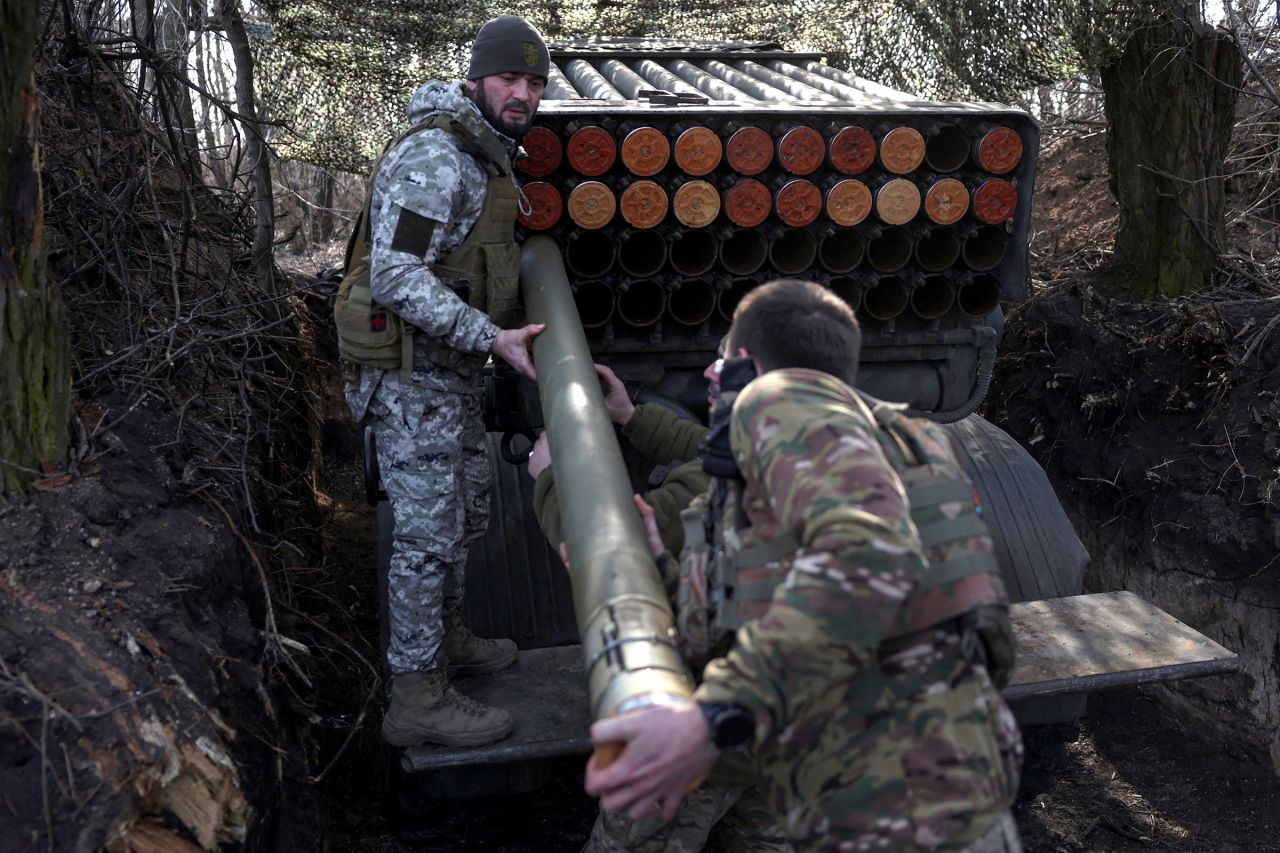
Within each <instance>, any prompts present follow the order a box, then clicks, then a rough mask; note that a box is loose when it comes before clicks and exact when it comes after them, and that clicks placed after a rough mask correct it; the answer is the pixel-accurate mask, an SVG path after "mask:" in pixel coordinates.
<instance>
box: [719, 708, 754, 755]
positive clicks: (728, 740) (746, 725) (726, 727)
mask: <svg viewBox="0 0 1280 853" xmlns="http://www.w3.org/2000/svg"><path fill="white" fill-rule="evenodd" d="M755 730H756V723H755V720H753V719H752V718H751V714H750V712H748V711H746V710H745V709H743V708H737V707H733V708H731V709H730V711H729V712H728V714H727V715H726V716H724V717H722V718H721V719H720V722H719V725H717V726H716V746H719V747H733V746H742V745H743V744H744V743H746V742H747V741H748V740H750V739H751V736H752V735H753V734H754V733H755Z"/></svg>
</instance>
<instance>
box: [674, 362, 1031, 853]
mask: <svg viewBox="0 0 1280 853" xmlns="http://www.w3.org/2000/svg"><path fill="white" fill-rule="evenodd" d="M875 429H876V427H875V425H874V424H873V423H872V422H871V421H870V420H869V419H868V417H867V414H866V410H865V408H863V407H861V406H858V405H851V403H850V392H849V389H848V388H847V387H846V386H844V385H843V383H840V382H839V381H838V380H836V379H834V378H833V377H831V376H828V375H826V374H822V373H817V372H815V371H808V370H781V371H772V372H769V373H766V374H765V375H764V376H761V377H760V378H758V379H756V380H755V381H753V382H752V383H751V384H750V385H748V386H747V387H746V388H745V389H744V390H743V391H742V392H741V393H740V394H739V396H738V399H737V401H736V402H735V404H734V408H733V414H732V421H731V438H732V445H733V450H734V456H735V459H736V461H737V463H738V466H739V468H740V470H741V472H742V475H743V477H744V480H745V482H744V484H743V486H742V512H743V513H744V514H745V520H746V522H748V525H749V531H750V532H749V535H750V536H751V537H753V541H754V542H756V543H768V542H770V541H773V540H775V539H777V538H779V537H784V536H785V537H789V538H791V539H793V540H794V541H795V542H797V543H799V544H800V549H799V550H798V551H797V552H795V553H794V554H793V555H792V556H791V557H790V558H789V559H790V568H789V570H788V571H787V573H786V575H785V580H784V582H783V583H782V584H781V585H779V586H778V587H777V588H776V590H775V592H774V594H773V597H772V599H771V600H770V601H769V602H768V604H767V607H766V609H765V610H764V612H763V613H762V614H761V615H760V616H759V617H758V618H753V619H749V620H748V621H747V622H746V623H745V624H744V625H743V626H742V627H741V628H740V629H739V630H738V631H737V634H736V640H735V643H734V645H733V647H732V648H731V649H730V650H729V651H728V652H727V653H726V654H725V655H724V656H723V657H719V658H716V659H714V660H712V661H711V662H710V663H709V664H708V666H707V667H706V669H705V670H704V673H703V683H702V685H701V686H700V687H699V688H698V690H697V693H696V696H697V698H698V699H700V700H703V701H707V702H731V703H738V704H740V705H743V706H746V707H748V708H750V709H751V710H752V711H753V712H754V714H755V717H756V721H757V738H756V741H755V743H754V745H753V753H754V756H755V758H756V762H757V766H758V772H759V773H760V774H761V775H762V776H763V777H764V779H765V780H766V782H767V783H768V788H769V790H770V791H771V792H772V793H771V796H773V797H774V806H775V808H776V809H777V811H778V813H779V814H783V815H785V816H786V821H787V825H788V831H789V832H790V834H791V835H792V837H793V838H794V839H795V840H796V842H797V846H798V847H799V848H801V849H835V848H836V847H837V845H840V844H846V843H847V844H849V845H850V846H849V848H848V849H879V850H915V849H940V850H947V849H959V848H960V847H962V846H963V845H965V844H967V843H968V842H970V841H972V840H974V839H975V838H977V837H979V836H980V835H981V834H982V833H983V832H985V831H986V830H987V828H988V827H989V826H990V825H991V824H992V821H993V820H994V816H995V815H996V814H998V813H999V812H1001V811H1003V810H1004V809H1006V808H1008V806H1009V804H1010V803H1011V801H1012V798H1013V794H1014V792H1015V791H1016V789H1017V783H1018V768H1019V763H1020V760H1021V748H1022V747H1021V741H1020V740H1019V736H1018V730H1017V725H1016V723H1015V722H1014V720H1013V717H1012V715H1011V714H1010V713H1009V711H1008V708H1007V707H1006V706H1005V705H1004V703H1003V701H1002V700H1001V698H1000V695H999V693H998V691H997V690H996V688H995V686H994V684H993V683H992V681H991V679H990V677H989V675H988V674H987V672H986V670H985V668H983V667H982V666H981V665H979V664H975V663H973V662H972V661H971V660H970V659H969V657H968V656H966V655H965V654H964V653H963V650H962V649H961V647H960V646H961V643H960V637H959V636H958V635H957V634H956V633H954V632H951V631H946V630H942V629H939V630H936V631H925V632H922V633H921V634H920V635H917V636H914V637H913V638H912V642H911V643H910V644H907V645H904V646H895V647H893V649H892V651H890V652H886V651H885V649H884V648H882V641H884V640H886V639H887V638H890V637H894V636H897V635H899V633H900V625H901V610H902V607H903V605H904V603H905V602H906V600H907V599H908V597H909V595H910V593H911V591H912V589H913V587H914V585H915V583H916V578H918V577H920V575H921V574H922V572H924V571H925V568H926V565H927V564H926V562H925V560H924V558H923V555H922V546H921V543H920V540H919V537H918V534H917V532H916V530H915V528H914V525H913V524H912V522H911V518H910V512H909V507H908V505H907V501H906V497H905V493H904V490H903V486H902V483H901V481H900V480H899V478H898V476H897V475H896V474H895V473H894V470H893V468H892V466H891V465H890V464H889V462H888V460H887V459H886V458H885V456H884V454H883V451H882V450H881V449H880V447H879V444H878V441H877V438H876V435H875V432H874V430H875ZM841 849H844V848H841Z"/></svg>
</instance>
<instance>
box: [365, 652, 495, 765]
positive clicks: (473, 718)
mask: <svg viewBox="0 0 1280 853" xmlns="http://www.w3.org/2000/svg"><path fill="white" fill-rule="evenodd" d="M509 731H511V715H510V714H508V713H507V712H506V711H504V710H502V709H501V708H490V707H489V706H488V705H482V704H480V703H479V702H477V701H475V700H474V699H471V698H469V697H467V696H463V695H462V694H461V693H458V692H457V691H456V690H454V689H453V688H452V687H450V686H449V682H448V678H447V677H446V675H445V671H444V667H437V668H435V669H429V670H426V671H425V672H410V673H406V674H404V675H396V676H393V677H392V679H391V707H389V708H387V713H386V714H384V715H383V717H382V739H383V740H385V741H386V742H387V743H389V744H391V745H392V746H421V745H422V744H424V743H438V744H442V745H444V746H483V745H484V744H486V743H493V742H495V741H499V740H502V739H503V738H504V737H506V736H507V733H508V732H509Z"/></svg>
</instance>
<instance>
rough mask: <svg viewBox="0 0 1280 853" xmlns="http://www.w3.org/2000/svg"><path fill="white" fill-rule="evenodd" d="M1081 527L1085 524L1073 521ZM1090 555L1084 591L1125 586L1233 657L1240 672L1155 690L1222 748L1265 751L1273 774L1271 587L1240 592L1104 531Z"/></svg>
mask: <svg viewBox="0 0 1280 853" xmlns="http://www.w3.org/2000/svg"><path fill="white" fill-rule="evenodd" d="M1074 521H1075V523H1076V526H1077V529H1086V524H1087V519H1081V518H1076V519H1074ZM1083 541H1084V542H1085V544H1086V547H1088V548H1089V553H1090V554H1091V555H1092V557H1093V562H1092V566H1091V568H1090V571H1089V576H1088V579H1087V584H1088V586H1089V587H1090V588H1091V589H1099V590H1103V589H1127V590H1131V591H1133V592H1135V593H1137V594H1138V595H1140V596H1142V597H1143V598H1145V599H1147V600H1148V601H1151V602H1152V603H1154V604H1156V605H1157V606H1158V607H1160V608H1161V609H1162V610H1165V611H1166V612H1168V613H1169V614H1171V615H1173V616H1174V617H1176V618H1178V619H1180V620H1182V621H1183V622H1185V623H1187V624H1188V625H1192V626H1194V627H1195V628H1196V629H1197V630H1198V631H1200V632H1201V633H1203V634H1205V635H1206V636H1208V637H1210V638H1212V639H1213V640H1216V641H1217V642H1219V643H1221V644H1222V645H1224V646H1226V647H1227V648H1229V649H1231V650H1232V651H1234V652H1236V653H1237V654H1239V656H1240V672H1238V673H1235V674H1231V675H1220V676H1212V677H1208V678H1193V679H1187V680H1185V681H1179V682H1172V683H1170V684H1169V685H1167V686H1166V687H1164V688H1162V694H1161V695H1162V697H1163V699H1164V700H1166V701H1168V702H1170V703H1172V704H1174V705H1176V706H1178V708H1179V710H1180V711H1181V712H1185V713H1186V714H1188V715H1191V716H1192V717H1194V718H1196V719H1199V720H1200V721H1202V722H1203V723H1205V724H1210V725H1215V726H1220V727H1221V728H1222V734H1223V735H1224V736H1225V738H1224V740H1225V741H1226V743H1227V746H1228V748H1229V749H1234V748H1236V747H1238V748H1239V752H1243V753H1248V752H1255V753H1256V752H1265V753H1266V754H1267V756H1268V757H1269V760H1270V763H1271V765H1272V767H1273V768H1275V769H1276V771H1277V773H1280V679H1278V678H1277V674H1278V673H1280V606H1277V601H1276V598H1277V595H1276V591H1275V589H1274V587H1273V588H1272V589H1271V590H1266V589H1263V588H1243V589H1242V588H1240V587H1239V586H1237V585H1235V584H1232V583H1222V582H1217V581H1214V580H1211V579H1208V578H1205V577H1203V576H1202V572H1203V569H1204V567H1196V568H1195V569H1194V570H1190V571H1188V569H1187V567H1185V566H1184V565H1183V564H1182V560H1181V559H1180V558H1179V557H1177V556H1176V555H1173V554H1170V553H1169V552H1168V551H1166V550H1165V549H1162V548H1160V547H1158V546H1153V547H1150V548H1145V549H1131V548H1127V547H1125V545H1124V544H1123V543H1121V542H1118V541H1116V539H1115V538H1113V537H1111V536H1108V535H1107V533H1106V531H1105V530H1104V529H1097V528H1095V529H1093V530H1091V531H1087V532H1086V535H1085V536H1084V537H1083Z"/></svg>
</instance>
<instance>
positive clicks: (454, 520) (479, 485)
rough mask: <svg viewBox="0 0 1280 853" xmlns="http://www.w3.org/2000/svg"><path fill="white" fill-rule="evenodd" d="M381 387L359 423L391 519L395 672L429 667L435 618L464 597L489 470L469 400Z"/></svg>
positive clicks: (484, 519) (474, 399) (391, 663)
mask: <svg viewBox="0 0 1280 853" xmlns="http://www.w3.org/2000/svg"><path fill="white" fill-rule="evenodd" d="M385 387H386V386H385V383H384V384H383V385H382V386H380V387H379V388H378V390H377V391H375V392H374V396H373V399H372V400H371V401H370V403H369V413H368V415H367V421H366V422H367V423H368V424H369V425H370V426H372V427H373V430H374V433H375V434H376V435H377V445H378V468H379V470H380V473H381V475H382V485H383V488H384V489H386V492H387V497H388V499H389V500H390V501H391V509H392V513H393V514H394V516H395V532H394V534H393V536H394V538H393V542H392V551H391V568H390V572H389V573H388V576H387V596H388V602H387V604H388V607H387V610H388V622H389V628H390V642H389V644H388V646H387V665H388V667H389V668H390V670H391V672H392V673H393V674H400V673H406V672H419V671H422V670H425V669H431V668H432V667H433V666H434V665H435V664H436V654H437V652H438V651H439V650H440V643H441V641H442V639H443V637H444V615H445V614H446V613H452V612H453V611H454V610H456V609H457V608H458V607H460V606H461V605H462V596H463V594H464V592H465V591H466V577H465V572H466V564H467V553H468V550H469V547H470V544H471V543H472V542H474V541H475V540H477V539H479V538H480V537H482V536H484V532H485V528H486V527H487V526H488V523H489V489H490V485H491V480H490V477H491V474H490V471H489V462H488V457H487V456H486V454H485V446H484V438H485V434H484V421H483V419H482V417H481V411H480V398H479V397H478V396H475V395H471V394H447V393H443V392H440V391H427V390H425V389H416V388H415V389H414V391H415V393H413V394H406V393H404V392H403V391H401V392H399V393H393V392H387V391H384V389H385ZM420 390H421V393H416V392H418V391H420Z"/></svg>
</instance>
